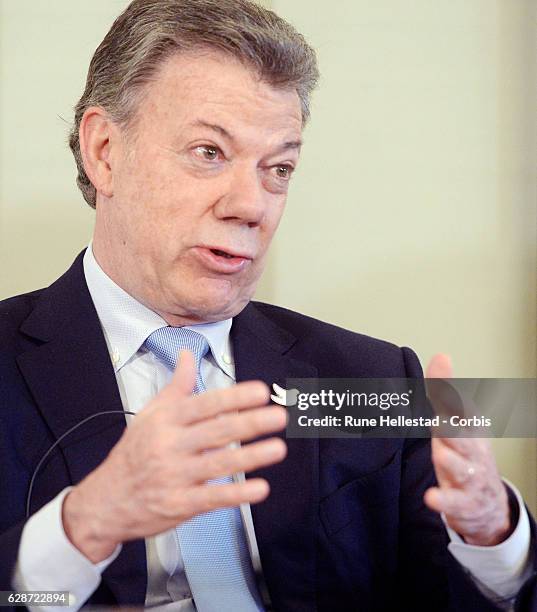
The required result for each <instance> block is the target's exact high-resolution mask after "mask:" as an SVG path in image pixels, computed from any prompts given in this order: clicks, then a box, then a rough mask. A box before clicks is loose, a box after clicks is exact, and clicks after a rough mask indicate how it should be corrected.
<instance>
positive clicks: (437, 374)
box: [426, 353, 453, 378]
mask: <svg viewBox="0 0 537 612" xmlns="http://www.w3.org/2000/svg"><path fill="white" fill-rule="evenodd" d="M426 377H427V378H452V377H453V366H452V364H451V357H450V356H449V355H445V354H443V353H439V354H438V355H435V356H434V357H433V358H432V359H431V361H430V362H429V365H428V367H427V374H426Z"/></svg>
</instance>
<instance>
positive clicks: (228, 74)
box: [138, 51, 302, 139]
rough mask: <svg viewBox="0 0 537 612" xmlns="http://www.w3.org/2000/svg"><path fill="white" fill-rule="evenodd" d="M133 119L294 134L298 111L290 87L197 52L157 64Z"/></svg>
mask: <svg viewBox="0 0 537 612" xmlns="http://www.w3.org/2000/svg"><path fill="white" fill-rule="evenodd" d="M138 120H139V121H141V122H142V123H144V124H145V125H146V127H149V128H153V129H161V130H169V129H173V128H174V127H176V128H177V129H185V128H186V127H187V126H190V125H192V124H194V123H196V122H200V121H202V122H206V123H211V124H218V125H222V126H223V127H224V128H225V129H226V130H228V131H232V132H235V133H236V132H239V133H241V132H242V133H243V134H244V135H245V136H246V135H247V133H248V131H251V132H252V133H254V132H255V133H257V136H258V137H259V136H260V135H262V134H265V135H266V136H267V137H270V136H271V135H273V136H275V135H276V134H278V135H279V136H286V137H294V138H297V139H298V137H299V136H300V132H301V131H302V110H301V104H300V99H299V96H298V94H297V92H296V90H293V89H283V88H278V87H274V86H272V85H269V84H267V83H265V82H263V81H261V80H260V79H259V78H258V77H257V75H255V74H254V73H253V72H252V71H251V70H249V69H247V68H246V67H245V66H244V65H243V64H241V63H240V62H239V61H238V60H235V59H234V58H230V57H227V56H225V55H223V54H218V53H214V52H207V51H201V52H196V53H193V52H192V53H188V54H177V55H174V56H172V57H171V58H169V59H168V60H166V61H165V62H163V64H162V65H161V66H160V67H159V69H158V71H157V73H156V75H155V77H154V79H153V80H152V81H151V83H150V84H149V85H148V86H147V87H146V90H145V92H144V96H143V100H142V102H141V103H140V106H139V108H138Z"/></svg>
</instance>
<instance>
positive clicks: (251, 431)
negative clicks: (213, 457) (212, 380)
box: [181, 406, 287, 452]
mask: <svg viewBox="0 0 537 612" xmlns="http://www.w3.org/2000/svg"><path fill="white" fill-rule="evenodd" d="M286 424H287V411H286V410H285V409H284V408H281V407H280V406H272V407H268V408H255V409H253V410H246V411H243V412H240V413H238V414H229V413H228V414H225V415H222V416H220V417H219V418H215V419H210V420H206V421H202V422H201V423H196V424H194V425H191V426H189V427H188V429H187V430H186V432H187V435H186V436H184V437H182V438H181V450H186V451H191V452H199V451H202V450H206V449H211V448H220V447H222V446H226V445H227V444H229V443H230V442H238V441H241V442H245V441H248V440H253V439H254V438H257V437H259V436H262V435H264V434H270V433H274V432H276V431H281V430H282V429H284V427H285V426H286Z"/></svg>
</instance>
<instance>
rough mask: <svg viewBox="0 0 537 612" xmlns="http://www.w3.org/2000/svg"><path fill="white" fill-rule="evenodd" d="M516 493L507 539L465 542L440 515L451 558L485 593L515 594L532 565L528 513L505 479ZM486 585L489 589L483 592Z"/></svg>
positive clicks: (508, 596) (497, 595)
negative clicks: (515, 519) (480, 543)
mask: <svg viewBox="0 0 537 612" xmlns="http://www.w3.org/2000/svg"><path fill="white" fill-rule="evenodd" d="M503 481H504V482H505V483H506V484H507V486H509V488H510V489H511V490H512V492H513V493H514V495H515V497H516V501H517V504H518V508H519V513H518V523H517V525H516V527H515V530H514V531H513V533H512V534H511V535H510V536H509V537H508V538H507V540H505V541H503V542H501V543H500V544H497V545H496V546H474V545H472V544H466V543H465V542H464V541H463V539H462V538H461V537H460V536H459V534H458V533H456V532H455V531H453V529H451V528H450V527H449V526H448V525H447V523H446V521H445V519H444V517H442V519H443V520H444V524H445V526H446V529H447V532H448V534H449V537H450V539H451V543H450V544H449V545H448V549H449V551H450V552H451V554H452V555H453V556H454V557H455V559H456V560H457V561H458V562H459V563H460V564H461V565H462V566H464V567H465V568H466V569H467V570H468V571H469V572H470V574H471V575H472V577H473V578H474V579H475V580H476V581H477V582H478V585H479V583H481V585H483V586H484V587H486V588H485V589H481V590H482V592H483V593H484V594H485V595H494V596H495V598H497V599H500V600H510V599H512V598H514V597H516V595H517V593H518V591H519V590H520V588H521V587H522V585H523V584H524V582H525V581H526V579H527V578H528V577H529V576H530V574H531V571H532V567H531V559H530V542H531V532H530V523H529V519H528V513H527V511H526V507H525V506H524V501H523V499H522V496H521V495H520V492H519V491H518V489H517V488H516V487H515V486H514V485H513V484H512V483H510V482H509V481H508V480H506V479H503ZM487 589H488V590H489V591H491V592H492V593H487V592H486V591H487Z"/></svg>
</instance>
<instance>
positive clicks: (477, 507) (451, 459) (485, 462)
mask: <svg viewBox="0 0 537 612" xmlns="http://www.w3.org/2000/svg"><path fill="white" fill-rule="evenodd" d="M427 377H428V378H443V379H448V378H451V377H452V368H451V363H450V359H449V357H447V356H445V355H436V356H435V357H433V359H432V360H431V362H430V364H429V367H428V368H427ZM433 403H434V401H433ZM432 460H433V465H434V469H435V472H436V478H437V480H438V486H437V487H431V488H430V489H428V490H427V491H426V493H425V497H424V500H425V503H426V504H427V506H429V508H431V509H432V510H435V511H436V512H442V513H444V516H445V518H446V521H447V524H448V525H449V527H451V529H453V530H454V531H456V532H457V533H458V534H459V535H460V536H461V537H462V538H463V539H464V540H465V542H466V543H467V544H474V545H476V546H494V545H496V544H500V543H501V542H503V541H504V540H506V539H507V538H508V537H509V535H510V534H511V533H512V531H513V527H512V525H511V518H510V510H509V502H508V498H507V492H506V490H505V486H504V484H503V482H502V480H501V478H500V475H499V473H498V468H497V467H496V462H495V460H494V455H493V453H492V449H491V446H490V442H489V441H488V440H486V439H478V438H433V439H432Z"/></svg>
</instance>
